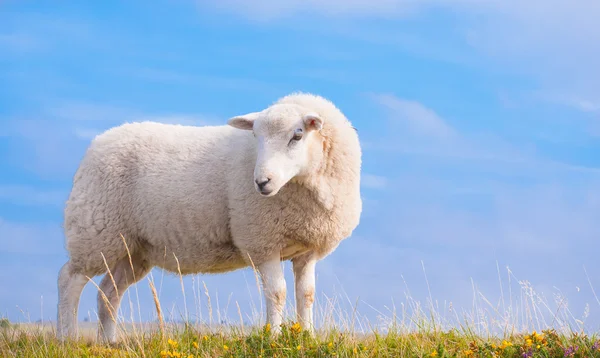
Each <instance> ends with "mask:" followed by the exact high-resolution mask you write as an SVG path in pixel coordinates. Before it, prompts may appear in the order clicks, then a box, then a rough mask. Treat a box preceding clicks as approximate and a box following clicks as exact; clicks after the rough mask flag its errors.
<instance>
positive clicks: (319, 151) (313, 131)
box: [228, 104, 323, 196]
mask: <svg viewBox="0 0 600 358" xmlns="http://www.w3.org/2000/svg"><path fill="white" fill-rule="evenodd" d="M228 124H229V125H230V126H232V127H235V128H238V129H243V130H248V131H252V133H253V134H254V137H255V138H256V145H257V157H256V165H255V167H254V186H255V188H256V190H257V191H258V192H259V193H260V194H262V195H263V196H272V195H275V194H277V193H278V192H279V190H281V188H282V187H283V186H284V185H285V184H286V183H288V182H289V181H290V180H292V179H293V178H297V177H303V176H309V175H310V174H311V173H312V172H314V171H315V170H317V168H318V166H319V165H320V163H321V160H322V157H323V145H322V137H321V136H320V135H319V134H318V132H319V131H320V130H321V128H323V118H321V117H320V116H319V115H318V114H317V113H314V112H310V111H308V110H306V109H304V108H303V107H301V106H298V105H292V104H277V105H273V106H271V107H269V108H267V109H265V110H264V111H261V112H254V113H248V114H245V115H242V116H236V117H233V118H231V119H230V120H229V121H228Z"/></svg>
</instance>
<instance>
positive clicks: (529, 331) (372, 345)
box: [0, 240, 600, 358]
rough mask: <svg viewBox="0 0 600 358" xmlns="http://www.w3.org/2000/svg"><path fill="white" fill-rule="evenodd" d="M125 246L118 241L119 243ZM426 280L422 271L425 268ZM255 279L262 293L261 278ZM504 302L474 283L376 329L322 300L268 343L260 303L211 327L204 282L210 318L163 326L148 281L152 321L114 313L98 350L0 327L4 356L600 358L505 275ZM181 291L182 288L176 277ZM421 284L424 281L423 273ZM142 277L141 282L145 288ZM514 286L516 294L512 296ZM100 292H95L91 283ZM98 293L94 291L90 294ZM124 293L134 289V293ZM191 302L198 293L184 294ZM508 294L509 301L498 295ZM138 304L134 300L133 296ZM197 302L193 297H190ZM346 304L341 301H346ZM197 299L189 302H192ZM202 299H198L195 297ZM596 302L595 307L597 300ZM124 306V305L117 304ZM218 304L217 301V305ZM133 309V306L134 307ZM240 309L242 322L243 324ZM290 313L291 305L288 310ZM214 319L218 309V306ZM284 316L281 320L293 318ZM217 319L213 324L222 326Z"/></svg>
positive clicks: (556, 305) (407, 309)
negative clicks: (251, 319) (454, 299)
mask: <svg viewBox="0 0 600 358" xmlns="http://www.w3.org/2000/svg"><path fill="white" fill-rule="evenodd" d="M123 242H125V240H123ZM423 271H424V273H425V269H424V268H423ZM254 272H255V278H256V284H257V286H256V287H257V289H258V291H259V293H260V289H261V287H260V283H259V282H260V279H259V276H258V273H257V271H256V270H254ZM498 274H499V281H500V291H501V296H502V297H501V299H500V300H499V301H498V302H497V303H496V304H492V303H491V302H490V301H489V300H488V299H487V298H486V297H485V296H484V295H483V294H482V293H481V292H479V291H478V290H477V289H476V287H475V286H474V285H473V295H474V297H473V307H472V308H471V309H470V310H468V311H463V312H458V311H456V310H454V309H453V308H452V306H451V304H450V305H444V306H443V307H440V305H439V304H438V303H437V302H434V300H433V299H432V298H431V295H430V297H429V299H428V300H427V302H425V304H423V303H421V302H419V301H416V300H415V299H413V298H412V297H411V296H410V295H408V294H407V295H406V297H405V300H404V301H403V303H402V304H401V306H400V308H399V309H396V307H393V308H392V309H390V313H389V314H388V315H384V314H381V315H380V320H379V322H378V324H377V325H373V324H372V323H371V322H369V321H368V320H367V319H366V318H365V317H363V316H362V315H361V314H360V312H358V311H357V310H356V309H352V310H350V311H348V310H344V309H343V308H342V307H341V306H340V305H339V304H338V301H336V300H334V299H331V298H328V297H324V299H323V300H320V301H319V303H317V306H316V307H315V308H316V309H315V311H316V312H317V313H318V317H319V321H318V322H316V323H317V327H318V329H317V331H316V334H315V335H310V334H309V333H308V332H307V331H306V330H305V329H303V327H301V326H300V325H299V324H297V323H295V322H293V320H291V319H289V318H288V320H287V321H286V323H285V324H284V326H283V331H282V334H281V335H279V336H274V335H272V334H271V332H270V327H269V326H268V325H267V326H262V325H260V324H259V322H260V320H261V319H262V317H264V316H263V312H262V309H263V306H262V302H261V306H260V309H259V310H256V309H253V312H254V313H255V317H256V320H255V325H253V326H243V325H232V326H228V325H215V324H213V312H214V310H213V307H212V301H211V299H210V294H209V292H208V289H207V288H206V285H203V287H204V294H205V295H206V302H207V306H208V311H209V317H208V321H205V320H200V321H198V320H196V321H195V322H193V323H192V322H191V321H190V320H189V318H188V317H189V316H188V310H187V308H188V307H187V306H186V307H185V310H184V312H185V317H183V318H185V319H186V322H187V323H173V322H168V321H167V320H165V319H164V317H163V311H162V308H161V303H160V300H159V298H158V294H157V290H156V286H155V284H154V278H153V276H152V275H149V276H148V278H147V279H146V280H147V284H148V285H149V286H150V289H151V292H152V294H153V295H154V303H155V309H156V312H155V313H156V322H155V323H140V322H141V314H140V319H139V320H138V321H137V322H136V321H135V320H134V314H133V308H134V307H135V306H134V302H132V299H131V295H126V296H125V297H129V306H130V307H131V308H132V313H131V317H130V321H129V322H127V321H126V320H125V319H124V317H123V316H122V314H119V312H114V314H115V320H116V321H117V323H118V330H117V332H118V336H119V343H118V344H117V345H116V346H112V347H109V346H106V345H102V344H98V343H97V341H96V335H97V326H96V325H97V324H96V323H90V322H82V323H80V338H79V339H78V340H77V341H74V342H68V343H60V342H58V341H57V340H56V336H55V323H54V322H52V323H50V322H47V323H45V324H33V323H25V324H16V325H15V324H10V323H9V322H8V321H6V320H4V321H0V355H1V356H2V357H44V358H46V357H220V356H224V357H333V356H336V357H565V356H570V357H600V350H599V349H598V348H600V342H598V341H597V339H596V336H595V335H594V334H593V335H588V334H586V333H584V322H583V321H582V320H580V319H577V318H575V317H574V316H573V315H572V313H571V311H570V310H569V307H568V305H567V304H566V303H565V300H564V299H563V298H562V297H555V300H554V302H549V301H547V300H545V299H544V298H543V297H541V296H540V295H538V294H537V293H536V292H535V291H534V290H533V288H532V287H531V285H530V284H529V283H528V282H527V281H519V280H517V279H516V277H514V275H513V273H512V272H510V270H507V278H508V280H507V282H508V287H507V288H508V290H507V289H506V288H505V287H504V286H503V282H502V280H501V279H500V272H498ZM179 278H180V280H181V281H180V282H181V290H182V293H183V294H184V295H185V287H184V282H183V280H182V277H181V274H180V275H179ZM425 279H426V275H425ZM143 282H144V281H143V280H142V281H141V282H140V284H143ZM513 282H514V283H516V285H517V290H515V291H514V292H513V286H514V285H513ZM96 287H97V286H96ZM97 288H98V287H97ZM130 290H136V292H137V286H136V287H135V288H134V287H131V288H130ZM191 291H192V292H193V293H194V295H195V296H196V295H197V294H199V292H197V290H196V287H193V289H192V290H191ZM506 295H508V297H505V296H506ZM136 297H138V296H137V295H136ZM195 298H196V299H197V298H198V297H195ZM345 299H346V300H347V301H349V299H348V297H345ZM195 302H196V300H195ZM198 302H199V299H198ZM599 303H600V302H599ZM124 304H126V302H124ZM217 304H218V303H217ZM137 307H138V310H140V305H139V300H138V302H137ZM237 307H238V314H239V315H240V322H243V320H242V319H241V318H242V313H241V310H240V309H239V305H238V306H237ZM286 307H287V308H288V309H289V307H293V305H291V304H289V303H288V305H286ZM216 311H217V314H219V309H218V307H217V310H216ZM293 314H294V312H293V309H292V312H286V315H287V317H293ZM219 321H220V320H219Z"/></svg>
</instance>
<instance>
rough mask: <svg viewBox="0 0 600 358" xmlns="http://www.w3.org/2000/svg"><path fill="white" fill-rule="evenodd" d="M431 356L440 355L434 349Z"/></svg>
mask: <svg viewBox="0 0 600 358" xmlns="http://www.w3.org/2000/svg"><path fill="white" fill-rule="evenodd" d="M429 356H430V357H437V356H438V352H437V351H433V352H431V354H430V355H429Z"/></svg>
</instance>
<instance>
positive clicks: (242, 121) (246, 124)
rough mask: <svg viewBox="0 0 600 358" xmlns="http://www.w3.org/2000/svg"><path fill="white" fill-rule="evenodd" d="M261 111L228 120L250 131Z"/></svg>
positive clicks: (239, 127)
mask: <svg viewBox="0 0 600 358" xmlns="http://www.w3.org/2000/svg"><path fill="white" fill-rule="evenodd" d="M258 114H259V112H252V113H248V114H244V115H242V116H235V117H233V118H230V119H229V120H228V121H227V124H228V125H230V126H232V127H234V128H237V129H243V130H247V131H250V130H252V126H254V121H255V120H256V119H257V118H258Z"/></svg>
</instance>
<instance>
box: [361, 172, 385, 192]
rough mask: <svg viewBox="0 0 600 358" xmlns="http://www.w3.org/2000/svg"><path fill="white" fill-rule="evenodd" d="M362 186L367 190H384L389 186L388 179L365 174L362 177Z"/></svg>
mask: <svg viewBox="0 0 600 358" xmlns="http://www.w3.org/2000/svg"><path fill="white" fill-rule="evenodd" d="M360 181H361V185H362V186H364V187H365V188H371V189H382V188H385V187H386V186H387V184H388V179H387V178H386V177H383V176H379V175H373V174H368V173H365V174H363V175H361V179H360Z"/></svg>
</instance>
